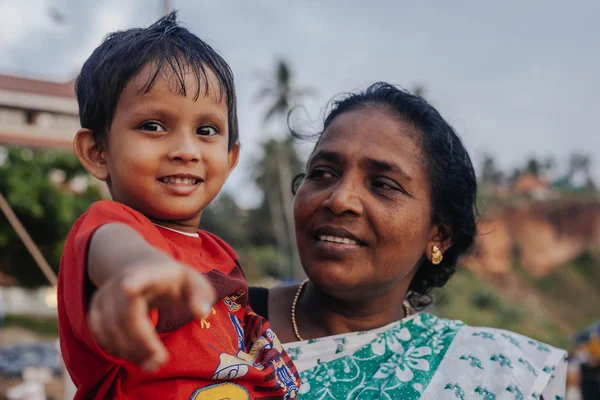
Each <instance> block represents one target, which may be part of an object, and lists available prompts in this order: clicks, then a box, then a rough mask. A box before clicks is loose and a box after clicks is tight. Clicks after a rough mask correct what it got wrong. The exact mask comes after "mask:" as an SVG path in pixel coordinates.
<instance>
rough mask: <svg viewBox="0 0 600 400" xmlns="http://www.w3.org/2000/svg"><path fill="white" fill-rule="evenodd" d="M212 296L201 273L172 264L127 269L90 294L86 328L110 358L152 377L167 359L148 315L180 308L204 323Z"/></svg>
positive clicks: (208, 285) (211, 290) (212, 302)
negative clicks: (158, 309)
mask: <svg viewBox="0 0 600 400" xmlns="http://www.w3.org/2000/svg"><path fill="white" fill-rule="evenodd" d="M214 302H215V290H214V288H213V287H212V285H211V284H210V282H209V281H208V280H207V279H206V278H205V277H204V276H203V275H202V274H200V273H199V272H197V271H195V270H193V269H192V268H190V267H187V266H185V265H183V264H180V263H178V262H175V261H170V262H164V261H163V262H160V263H144V264H136V265H133V266H130V267H128V268H126V269H124V270H123V271H122V273H120V274H118V275H116V276H113V277H111V278H110V279H109V280H107V281H106V282H105V283H104V284H103V285H102V286H101V287H100V288H98V290H97V291H96V292H95V293H94V295H93V297H92V301H91V304H90V311H89V324H90V329H91V331H92V334H93V335H94V338H95V339H96V342H97V343H98V344H99V345H100V347H101V348H102V349H103V350H105V351H106V352H107V353H108V354H110V355H112V356H114V357H118V358H123V359H125V360H128V361H131V362H133V363H135V364H137V365H139V366H140V367H141V368H142V369H144V370H145V371H147V372H153V371H156V370H157V369H158V368H159V367H160V366H162V365H163V364H164V363H165V362H166V361H167V358H168V353H167V349H166V348H165V346H164V345H163V343H162V341H161V340H160V338H159V336H158V334H157V332H156V330H155V328H154V325H153V324H152V321H151V320H150V318H149V316H148V313H149V311H150V310H151V309H153V308H157V307H170V306H181V307H186V308H188V309H189V310H190V311H191V312H192V313H193V314H194V315H195V316H196V317H198V318H202V317H206V316H207V315H208V314H209V312H210V309H211V306H212V305H213V304H214Z"/></svg>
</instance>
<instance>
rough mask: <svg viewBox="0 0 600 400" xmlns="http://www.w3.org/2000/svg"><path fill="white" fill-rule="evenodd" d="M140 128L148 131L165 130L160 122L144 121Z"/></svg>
mask: <svg viewBox="0 0 600 400" xmlns="http://www.w3.org/2000/svg"><path fill="white" fill-rule="evenodd" d="M140 128H141V129H143V130H145V131H148V132H165V128H163V126H162V125H161V124H159V123H158V122H144V123H143V124H142V125H140Z"/></svg>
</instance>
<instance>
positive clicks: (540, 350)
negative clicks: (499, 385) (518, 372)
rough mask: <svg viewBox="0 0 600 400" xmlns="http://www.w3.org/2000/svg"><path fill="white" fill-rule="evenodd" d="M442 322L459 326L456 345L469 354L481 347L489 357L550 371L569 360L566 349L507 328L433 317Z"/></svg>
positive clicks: (466, 354)
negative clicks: (474, 324) (473, 324)
mask: <svg viewBox="0 0 600 400" xmlns="http://www.w3.org/2000/svg"><path fill="white" fill-rule="evenodd" d="M431 318H432V319H433V320H435V321H437V324H439V325H448V326H453V327H456V336H455V338H454V340H453V343H452V345H453V347H454V348H455V350H456V351H457V352H459V353H460V352H464V353H465V354H463V355H462V356H464V357H466V358H468V357H469V355H470V353H473V352H474V351H477V352H479V353H481V354H482V355H484V356H485V357H486V358H488V361H491V362H497V363H500V364H506V365H509V366H513V365H519V364H521V365H522V366H525V367H526V368H527V369H534V370H536V371H537V370H541V371H544V370H547V371H550V370H552V369H553V367H555V366H556V365H559V364H561V363H566V361H567V353H566V351H564V350H562V349H559V348H557V347H554V346H551V345H549V344H546V343H544V342H541V341H539V340H536V339H533V338H530V337H528V336H524V335H522V334H519V333H516V332H511V331H508V330H505V329H499V328H491V327H480V326H470V325H467V324H465V323H463V322H462V321H457V320H451V319H446V318H438V317H433V316H432V317H431Z"/></svg>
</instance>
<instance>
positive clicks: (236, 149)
mask: <svg viewBox="0 0 600 400" xmlns="http://www.w3.org/2000/svg"><path fill="white" fill-rule="evenodd" d="M239 160H240V144H239V143H237V142H236V143H234V144H233V146H232V147H231V149H229V161H228V162H229V170H228V171H227V175H229V174H230V173H231V171H233V169H234V168H235V167H236V165H237V164H238V161H239Z"/></svg>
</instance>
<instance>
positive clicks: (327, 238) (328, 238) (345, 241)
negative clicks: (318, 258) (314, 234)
mask: <svg viewBox="0 0 600 400" xmlns="http://www.w3.org/2000/svg"><path fill="white" fill-rule="evenodd" d="M319 240H321V241H323V242H333V243H343V244H356V240H352V239H348V238H341V237H337V236H326V235H321V236H319Z"/></svg>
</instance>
